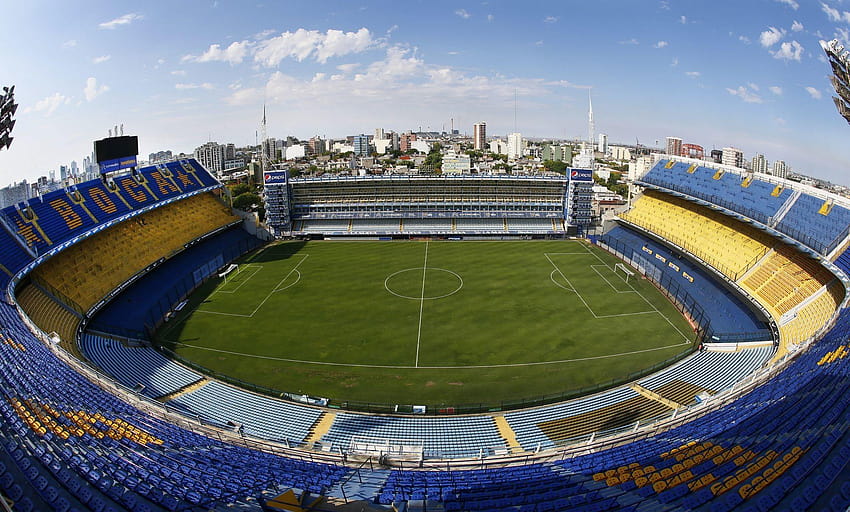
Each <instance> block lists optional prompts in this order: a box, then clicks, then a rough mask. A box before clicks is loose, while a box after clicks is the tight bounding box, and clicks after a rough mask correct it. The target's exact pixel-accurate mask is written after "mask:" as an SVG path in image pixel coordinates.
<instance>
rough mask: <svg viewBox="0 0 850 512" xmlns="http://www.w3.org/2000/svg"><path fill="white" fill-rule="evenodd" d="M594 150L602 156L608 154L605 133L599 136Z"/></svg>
mask: <svg viewBox="0 0 850 512" xmlns="http://www.w3.org/2000/svg"><path fill="white" fill-rule="evenodd" d="M596 150H597V151H599V152H600V153H602V154H603V155H607V154H608V135H607V134H605V133H600V134H599V144H598V146H597V147H596Z"/></svg>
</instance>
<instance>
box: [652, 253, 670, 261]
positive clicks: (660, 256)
mask: <svg viewBox="0 0 850 512" xmlns="http://www.w3.org/2000/svg"><path fill="white" fill-rule="evenodd" d="M655 259H658V260H661V261H663V262H664V263H667V258H665V257H664V256H662V255H660V254H656V255H655Z"/></svg>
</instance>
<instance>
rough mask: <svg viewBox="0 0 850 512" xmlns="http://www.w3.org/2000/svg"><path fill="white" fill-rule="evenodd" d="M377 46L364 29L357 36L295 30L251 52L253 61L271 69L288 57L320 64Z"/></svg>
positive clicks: (332, 32)
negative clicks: (314, 61)
mask: <svg viewBox="0 0 850 512" xmlns="http://www.w3.org/2000/svg"><path fill="white" fill-rule="evenodd" d="M376 43H377V41H375V39H373V37H372V33H371V32H369V29H367V28H361V29H360V30H358V31H357V32H343V31H341V30H328V31H327V32H325V33H322V32H319V31H317V30H305V29H303V28H299V29H298V30H296V31H295V32H283V33H281V34H280V35H279V36H276V37H273V38H271V39H267V40H265V41H260V42H259V43H258V44H257V47H256V50H255V51H254V61H255V62H258V63H260V64H263V65H265V66H266V67H275V66H277V65H278V64H280V61H282V60H283V59H285V58H287V57H292V58H294V59H295V60H297V61H299V62H301V61H303V60H305V59H307V58H310V57H313V58H315V59H316V60H317V61H318V62H320V63H322V64H324V63H325V62H327V60H328V59H329V58H331V57H340V56H343V55H348V54H350V53H359V52H362V51H365V50H367V49H369V48H371V47H372V46H374V45H375V44H376Z"/></svg>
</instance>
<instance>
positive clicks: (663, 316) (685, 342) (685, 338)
mask: <svg viewBox="0 0 850 512" xmlns="http://www.w3.org/2000/svg"><path fill="white" fill-rule="evenodd" d="M584 249H585V250H586V251H587V252H589V253H590V254H592V255H593V256H594V257H595V258H596V259H597V260H599V262H600V263H602V264H603V265H605V266H606V267H607V266H608V265H606V264H605V262H604V261H603V260H602V258H600V257H599V255H598V254H596V253H594V252H593V251H591V250H590V248H589V247H587V246H584ZM608 268H611V267H608ZM626 284H627V285H628V286H629V288H631V289H632V290H634V292H635V293H637V294H638V296H639V297H640V298H641V299H643V301H644V302H646V303H647V304H648V305H649V307H651V308H652V309H654V310H655V312H656V313H658V314H659V315H661V318H663V319H664V320H665V321H666V322H667V323H668V324H670V327H672V328H673V329H675V330H676V332H678V333H679V334H680V335H681V336H682V339H684V340H685V341H684V342H683V343H682V345H686V344H688V343H690V342H691V341H690V340H689V339H688V337H687V336H685V333H683V332H682V331H681V330H679V328H678V327H676V325H675V324H674V323H673V322H671V321H670V319H669V318H667V315H665V314H664V313H662V312H661V311H659V310H658V308H656V307H655V305H654V304H652V303H651V302H649V299H647V298H646V297H644V296H643V294H642V293H640V292H639V291H637V290H635V287H634V286H632V285H631V284H630V283H626Z"/></svg>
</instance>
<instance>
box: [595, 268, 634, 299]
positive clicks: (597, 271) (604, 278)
mask: <svg viewBox="0 0 850 512" xmlns="http://www.w3.org/2000/svg"><path fill="white" fill-rule="evenodd" d="M596 267H604V268H605V269H607V270H611V267H609V266H608V265H591V266H590V268H592V269H593V271H594V272H596V274H597V275H599V277H601V278H602V279H603V280H604V281H605V282H606V283H608V286H610V287H611V289H612V290H614V293H637V292H636V291H634V290H618V289H617V288H616V287H615V286H614V285H613V284H612V283H611V281H609V280H608V278H607V277H605V276H604V275H602V272H600V271H599V270H597V269H596ZM614 275H615V276H617V273H616V272H614ZM617 278H618V279H619V280H620V281H623V282H624V283H627V281H626V280H625V279H623V278H622V277H620V276H617ZM627 284H628V283H627Z"/></svg>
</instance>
